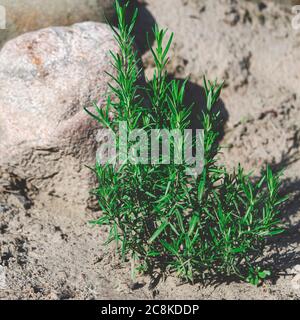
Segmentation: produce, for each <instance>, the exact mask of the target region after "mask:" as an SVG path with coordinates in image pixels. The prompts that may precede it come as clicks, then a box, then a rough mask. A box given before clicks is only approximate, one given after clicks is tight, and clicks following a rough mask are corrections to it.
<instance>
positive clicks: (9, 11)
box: [0, 0, 114, 47]
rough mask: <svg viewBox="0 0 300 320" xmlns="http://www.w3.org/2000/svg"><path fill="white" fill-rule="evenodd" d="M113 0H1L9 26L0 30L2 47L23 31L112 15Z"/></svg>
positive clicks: (103, 19)
mask: <svg viewBox="0 0 300 320" xmlns="http://www.w3.org/2000/svg"><path fill="white" fill-rule="evenodd" d="M113 4H114V0H0V6H3V7H4V8H5V9H6V30H0V47H1V46H2V45H3V44H4V43H5V42H6V41H7V40H9V39H12V38H14V37H16V36H18V35H20V34H22V33H24V32H28V31H34V30H38V29H41V28H46V27H49V26H66V25H71V24H74V23H77V22H83V21H97V22H105V16H106V17H107V18H108V19H110V20H111V19H113V17H114V9H113Z"/></svg>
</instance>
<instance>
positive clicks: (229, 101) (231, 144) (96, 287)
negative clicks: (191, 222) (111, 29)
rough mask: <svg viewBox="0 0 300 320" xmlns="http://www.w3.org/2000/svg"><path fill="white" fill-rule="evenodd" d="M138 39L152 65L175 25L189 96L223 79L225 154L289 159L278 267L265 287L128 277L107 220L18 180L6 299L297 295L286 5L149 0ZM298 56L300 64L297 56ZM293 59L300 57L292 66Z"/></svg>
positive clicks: (4, 250)
mask: <svg viewBox="0 0 300 320" xmlns="http://www.w3.org/2000/svg"><path fill="white" fill-rule="evenodd" d="M140 9H141V16H140V20H139V23H138V30H139V34H138V35H137V43H138V46H139V47H140V49H141V53H142V59H143V62H144V65H145V74H146V76H148V77H151V71H152V69H153V62H152V60H151V57H150V56H149V52H147V50H146V49H145V47H144V42H143V41H142V35H143V33H144V32H146V31H147V30H149V29H150V28H151V26H153V24H154V23H155V22H158V23H159V24H160V25H162V26H164V27H168V28H169V30H170V31H174V32H175V39H174V46H173V49H172V57H173V58H174V59H173V60H172V62H171V63H170V64H169V66H168V72H169V74H170V76H171V77H176V78H183V77H185V76H190V81H189V84H188V90H189V91H188V97H189V99H196V100H197V101H198V103H199V101H201V99H203V96H202V93H201V92H202V89H201V78H202V76H203V74H207V75H208V77H209V78H214V77H218V78H220V79H225V80H226V83H227V86H226V88H225V89H224V91H223V94H222V101H221V103H220V106H221V111H222V114H223V118H224V124H223V125H222V127H221V128H220V130H222V131H223V138H222V144H223V145H225V146H226V148H225V149H224V154H223V156H222V158H223V159H222V160H223V161H225V162H226V163H227V164H228V165H229V166H233V165H236V164H237V163H238V162H241V163H242V165H244V166H245V167H246V168H254V171H255V172H258V170H259V167H260V166H261V165H262V164H264V163H265V162H270V163H272V164H273V166H274V167H275V168H276V169H278V168H282V167H285V168H286V170H285V176H284V178H283V179H284V187H283V190H282V192H283V193H290V200H289V202H288V203H287V205H286V206H285V207H284V208H283V211H282V212H283V213H282V218H283V221H284V223H285V226H286V229H287V230H286V233H285V234H283V235H281V236H280V237H278V238H276V239H274V240H272V242H270V243H269V244H268V246H267V247H266V256H265V258H266V260H268V261H270V262H271V264H272V267H273V269H274V273H273V276H272V278H271V279H270V280H268V281H266V282H265V283H264V284H263V285H262V286H260V287H254V286H252V285H249V284H245V283H238V282H230V281H227V282H225V281H224V282H223V283H212V284H209V285H207V286H203V285H199V284H196V285H193V286H192V285H189V284H184V283H180V282H179V281H178V280H177V279H176V278H174V277H172V276H169V277H167V278H166V279H162V278H160V277H157V275H154V276H153V277H152V278H150V277H148V276H139V277H137V278H136V280H135V281H134V282H133V281H132V280H131V278H130V264H129V263H127V264H122V265H121V264H120V263H119V261H118V259H117V258H116V257H115V255H114V250H113V249H112V248H110V249H107V248H105V247H104V246H103V245H102V242H103V240H104V239H105V237H106V230H105V229H103V228H102V229H99V228H92V227H91V226H90V225H89V224H88V223H87V221H88V220H89V219H91V218H95V217H97V216H98V214H99V213H97V212H90V213H89V212H86V210H85V208H84V207H82V208H80V207H78V205H77V206H76V207H74V206H72V203H71V204H70V203H69V202H67V201H66V200H65V199H62V198H59V197H58V196H55V195H53V194H52V195H51V194H43V193H42V192H41V193H39V194H38V195H37V196H36V197H35V198H34V199H33V200H31V199H29V197H28V195H27V193H26V186H22V183H20V182H19V183H17V184H16V185H15V186H14V188H12V190H11V192H10V193H0V265H1V266H2V267H1V268H0V298H2V299H16V298H17V299H28V298H29V299H153V298H159V299H298V298H300V285H299V283H297V281H296V280H297V279H298V278H299V277H300V276H298V275H297V274H299V273H300V269H299V265H300V248H299V242H300V233H299V231H300V201H299V196H300V180H299V179H300V174H299V169H300V162H299V159H300V158H299V156H300V149H299V133H300V121H299V120H300V112H299V111H300V103H299V94H300V89H299V79H298V75H297V72H298V70H299V68H298V69H297V66H298V65H299V61H300V59H298V60H297V58H299V56H300V52H299V47H300V34H297V33H295V32H293V30H291V26H290V20H291V18H292V17H291V15H290V13H289V12H290V10H289V7H280V6H279V5H277V4H276V5H275V4H273V3H271V2H266V3H265V7H264V6H263V5H261V4H260V3H255V2H244V1H241V2H238V1H229V0H220V1H217V0H216V1H204V0H203V1H201V0H164V1H161V0H146V1H140ZM297 61H298V62H297ZM295 64H296V65H295Z"/></svg>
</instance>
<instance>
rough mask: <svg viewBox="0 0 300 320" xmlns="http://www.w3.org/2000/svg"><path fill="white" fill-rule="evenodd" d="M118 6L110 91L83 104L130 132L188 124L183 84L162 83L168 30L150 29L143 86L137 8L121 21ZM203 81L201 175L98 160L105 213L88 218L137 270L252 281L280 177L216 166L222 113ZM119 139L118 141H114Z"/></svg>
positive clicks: (274, 219) (258, 273) (275, 224)
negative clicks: (148, 74)
mask: <svg viewBox="0 0 300 320" xmlns="http://www.w3.org/2000/svg"><path fill="white" fill-rule="evenodd" d="M116 11H117V16H118V29H117V28H115V27H113V26H111V28H112V30H113V32H114V36H115V39H116V41H117V43H118V45H119V49H120V52H119V53H113V52H111V58H112V65H113V68H114V69H115V74H110V77H111V82H110V83H109V84H108V86H109V87H110V91H111V94H110V95H109V97H108V99H107V104H106V108H104V109H101V108H100V107H98V106H97V105H95V104H94V107H95V111H96V113H92V112H91V111H89V110H88V109H86V111H87V112H88V113H89V114H90V115H92V116H93V117H94V118H96V119H97V120H98V121H99V123H100V124H101V125H102V126H103V127H104V128H110V129H111V130H113V131H114V132H116V133H118V123H119V122H120V121H124V122H126V124H127V127H128V133H130V132H131V131H132V130H134V129H144V130H146V131H147V132H149V130H151V129H168V130H172V129H179V130H181V131H183V130H185V129H187V128H190V125H191V121H190V116H191V106H186V105H184V93H185V84H186V82H184V83H179V82H178V81H176V80H169V79H168V77H167V73H166V65H167V63H168V59H169V58H168V51H169V48H170V46H171V43H172V38H173V35H171V36H170V37H169V38H166V33H167V32H166V30H161V29H159V28H158V27H157V26H156V27H155V28H154V30H153V32H154V38H155V42H156V45H155V47H154V48H152V47H151V46H150V50H151V53H152V55H153V59H154V62H155V66H156V68H155V71H154V75H153V79H152V80H151V81H148V82H147V83H146V84H145V85H143V86H141V85H140V75H141V70H140V68H139V59H138V55H137V52H136V51H135V49H134V36H133V30H134V26H135V22H136V19H137V14H138V12H137V10H136V11H135V13H134V14H133V16H132V19H131V20H130V22H129V23H128V22H127V20H126V15H125V13H126V5H124V6H121V5H120V4H119V2H118V1H116ZM164 43H165V44H166V45H165V46H164ZM203 86H204V91H205V95H206V106H203V107H204V111H203V112H202V116H201V117H200V119H199V128H202V129H203V130H204V168H203V171H202V173H201V174H200V175H198V176H190V175H187V174H186V167H187V165H185V164H176V163H174V162H171V163H170V164H169V165H164V164H161V163H159V164H151V163H148V164H141V163H136V164H133V163H130V162H126V163H123V164H121V165H117V164H101V165H100V164H99V163H97V164H96V167H95V173H96V175H97V177H98V180H99V186H98V188H97V189H96V190H95V194H96V196H97V198H98V201H99V205H100V208H101V211H102V216H101V217H100V218H99V219H98V220H96V221H92V222H91V223H93V224H95V225H101V226H102V225H106V226H108V227H109V230H110V232H109V237H108V240H107V244H108V243H110V242H112V241H113V242H115V244H116V247H117V250H118V252H119V253H120V255H121V256H122V258H123V259H124V260H126V259H128V258H130V259H132V261H134V265H135V267H134V269H135V270H138V271H140V272H151V271H153V270H154V269H159V270H161V271H163V272H176V274H177V275H178V276H179V277H180V278H184V279H186V280H188V281H191V282H193V281H195V280H203V281H205V280H208V279H211V278H212V277H218V276H222V277H224V276H237V277H238V278H241V279H243V280H246V281H249V282H251V283H253V284H258V282H259V281H260V279H263V278H265V277H266V276H267V275H269V271H262V269H261V267H263V266H260V263H259V258H260V257H261V256H262V252H263V249H264V246H265V241H266V239H267V238H268V237H270V236H274V235H276V234H278V233H280V232H282V229H281V228H280V227H279V225H280V221H279V218H278V216H279V206H280V204H281V203H282V202H283V201H285V200H286V198H280V196H279V194H278V189H279V186H280V180H279V175H275V174H274V173H273V172H272V170H271V169H270V167H267V168H266V172H265V173H263V174H262V177H261V178H260V179H259V180H258V181H257V180H256V181H254V180H253V179H252V177H251V176H250V175H249V174H246V173H245V172H244V170H243V169H242V168H241V166H239V167H238V168H237V169H236V170H234V171H233V172H231V173H230V172H228V170H227V169H226V168H225V167H224V166H223V165H220V164H218V162H217V156H218V154H219V153H220V147H219V146H218V143H217V138H218V130H217V126H218V125H219V124H220V121H221V120H220V119H221V118H220V114H219V113H218V112H216V111H215V108H214V105H215V103H216V102H217V100H218V98H219V95H220V92H221V89H222V84H217V82H210V81H206V79H204V82H203ZM110 114H113V117H110V116H109V115H110ZM117 143H118V144H117V146H118V148H120V147H121V141H120V139H118V142H117ZM174 148H176V145H175V144H174V143H171V149H172V150H174ZM149 152H150V151H149Z"/></svg>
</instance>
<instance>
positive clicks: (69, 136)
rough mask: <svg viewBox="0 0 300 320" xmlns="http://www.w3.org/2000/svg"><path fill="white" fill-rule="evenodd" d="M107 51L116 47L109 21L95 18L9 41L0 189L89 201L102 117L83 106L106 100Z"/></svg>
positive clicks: (3, 73) (1, 93) (0, 113)
mask: <svg viewBox="0 0 300 320" xmlns="http://www.w3.org/2000/svg"><path fill="white" fill-rule="evenodd" d="M109 50H113V51H115V50H117V48H116V45H115V42H114V39H113V35H112V33H111V31H110V28H109V27H108V26H107V25H105V24H99V23H93V22H85V23H81V24H75V25H73V26H71V27H52V28H47V29H42V30H40V31H36V32H32V33H27V34H24V35H22V36H20V37H18V38H16V39H14V40H11V41H9V42H8V43H7V44H6V45H5V46H4V47H3V49H2V50H1V52H0V180H1V181H2V182H0V188H1V185H2V188H6V189H14V188H15V189H16V188H18V187H19V189H20V188H22V189H23V190H24V192H25V191H26V190H28V191H29V192H30V193H32V192H35V191H38V190H43V192H49V194H51V195H52V196H59V197H62V198H65V199H66V200H67V199H72V200H71V201H73V200H75V201H77V202H78V203H83V202H84V201H83V200H84V199H85V198H86V197H87V196H88V191H87V189H88V185H89V176H90V172H89V169H87V168H85V165H91V164H93V163H94V161H95V148H96V145H95V138H94V134H95V130H96V128H97V127H98V124H97V123H96V121H94V120H92V119H91V117H90V116H88V115H87V114H86V112H85V111H84V110H83V108H84V106H89V105H90V103H91V101H94V100H96V101H97V102H98V103H99V105H101V104H103V102H104V100H105V94H106V90H107V76H106V74H105V71H110V64H109ZM25 189H26V190H25ZM26 193H27V191H26ZM23 198H24V197H23ZM27 198H28V195H27ZM23 200H24V199H23ZM24 201H25V202H26V201H28V199H26V197H25V200H24Z"/></svg>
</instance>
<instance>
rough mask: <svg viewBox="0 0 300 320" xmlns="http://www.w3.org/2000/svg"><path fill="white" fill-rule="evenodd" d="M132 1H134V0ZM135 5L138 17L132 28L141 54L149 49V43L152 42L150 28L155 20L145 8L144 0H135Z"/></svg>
mask: <svg viewBox="0 0 300 320" xmlns="http://www.w3.org/2000/svg"><path fill="white" fill-rule="evenodd" d="M134 2H135V3H136V1H134ZM136 7H137V8H138V18H137V22H136V25H135V28H134V36H135V43H136V46H137V49H138V51H139V54H140V55H142V54H144V53H145V52H146V51H148V50H149V45H150V46H151V45H152V44H153V42H154V35H153V32H152V29H153V28H154V26H155V24H156V21H155V19H154V17H153V16H152V15H151V13H150V11H149V10H148V9H147V3H146V2H144V1H143V2H142V3H141V2H137V3H136ZM147 35H148V41H147ZM148 42H149V43H148Z"/></svg>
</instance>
